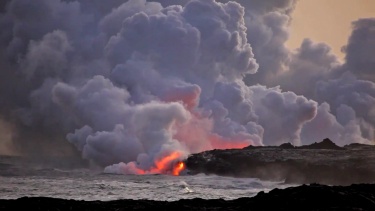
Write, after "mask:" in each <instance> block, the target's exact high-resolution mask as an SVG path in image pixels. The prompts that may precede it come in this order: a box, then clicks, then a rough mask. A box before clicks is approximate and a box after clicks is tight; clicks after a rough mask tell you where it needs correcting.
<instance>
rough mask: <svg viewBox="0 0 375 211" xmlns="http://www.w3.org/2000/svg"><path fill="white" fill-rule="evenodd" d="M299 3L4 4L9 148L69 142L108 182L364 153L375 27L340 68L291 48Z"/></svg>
mask: <svg viewBox="0 0 375 211" xmlns="http://www.w3.org/2000/svg"><path fill="white" fill-rule="evenodd" d="M295 3H296V2H295V1H294V0H282V1H267V3H265V1H260V0H249V1H244V0H238V1H230V2H228V1H224V0H223V1H220V2H219V1H214V0H192V1H173V2H171V1H167V0H163V1H162V0H160V3H159V2H151V1H150V2H147V1H146V0H129V1H125V0H123V1H121V0H111V1H96V0H94V1H85V0H77V1H74V0H71V1H63V0H33V1H25V0H11V1H9V2H8V4H7V6H6V8H5V10H4V12H3V13H1V14H0V27H1V29H2V30H1V31H0V47H1V48H0V49H1V50H0V68H1V69H0V76H1V77H0V86H1V87H0V88H1V89H0V102H1V103H0V112H1V113H0V115H1V117H2V118H3V121H6V122H7V123H8V124H13V125H15V126H16V127H15V128H16V129H17V130H15V133H16V134H17V135H15V136H12V138H13V141H12V143H13V147H15V148H17V149H22V150H24V151H26V152H29V151H34V152H35V151H37V152H38V150H36V148H43V146H46V145H47V144H45V141H41V140H45V139H47V137H48V141H49V142H52V143H54V142H58V140H59V138H61V137H65V138H66V140H67V141H68V142H70V143H71V144H72V145H74V146H75V147H76V148H77V149H78V150H79V151H80V152H81V153H82V157H83V158H85V159H88V160H90V161H92V162H94V163H96V164H98V165H100V166H103V167H106V168H105V171H106V172H115V173H172V172H173V170H172V169H173V166H175V165H176V163H177V162H178V161H179V160H182V159H184V158H186V157H187V155H188V154H190V153H196V152H200V151H203V150H211V149H225V148H242V147H245V146H247V145H250V144H251V145H277V144H281V143H285V142H292V143H293V144H295V145H301V144H309V143H311V142H315V141H317V140H320V139H322V138H326V137H328V138H330V139H332V140H334V141H335V142H336V143H337V144H338V145H344V144H348V143H353V142H359V143H372V142H373V140H374V125H375V121H374V120H375V116H374V115H375V107H374V105H375V84H374V82H375V80H374V76H373V74H372V71H371V70H375V63H374V60H373V57H371V56H369V55H373V54H374V52H372V51H373V49H375V43H374V42H373V40H375V39H374V38H375V34H374V33H373V32H374V31H375V30H374V27H375V20H374V19H363V20H358V21H356V22H355V23H353V34H352V36H351V37H350V38H349V42H348V45H347V46H346V47H345V51H346V54H347V56H346V61H345V63H343V64H342V63H340V62H339V61H338V59H337V58H336V57H335V56H334V55H332V53H331V52H330V48H329V46H327V45H326V44H324V43H314V42H313V41H312V40H309V39H306V40H305V41H304V42H303V43H302V44H301V47H300V48H299V49H296V50H295V51H291V50H289V49H287V48H286V47H285V42H286V41H287V39H288V24H289V22H290V21H291V17H290V13H291V11H292V10H293V7H294V5H295ZM173 4H180V5H173ZM283 90H285V91H283ZM27 134H29V135H28V136H29V137H28V138H26V137H25V135H27ZM30 134H32V135H31V136H30ZM35 137H39V138H35ZM40 137H42V138H40ZM59 143H60V142H59ZM56 145H57V146H60V145H62V144H61V143H60V144H56ZM0 146H1V145H0ZM24 146H30V147H31V149H29V150H28V149H27V148H25V147H24ZM48 146H51V144H49V145H48ZM52 146H54V145H52ZM51 148H52V149H51ZM51 148H48V150H56V149H60V147H51ZM171 156H172V157H173V159H169V158H170V157H171Z"/></svg>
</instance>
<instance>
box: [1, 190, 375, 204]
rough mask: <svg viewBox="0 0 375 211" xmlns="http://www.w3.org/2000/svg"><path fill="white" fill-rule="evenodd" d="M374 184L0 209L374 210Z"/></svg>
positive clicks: (21, 201)
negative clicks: (243, 195) (249, 194)
mask: <svg viewBox="0 0 375 211" xmlns="http://www.w3.org/2000/svg"><path fill="white" fill-rule="evenodd" d="M374 190H375V184H357V185H351V186H346V187H344V186H325V185H317V184H311V185H302V186H299V187H291V188H286V189H274V190H272V191H270V192H268V193H263V192H260V193H258V194H257V195H256V196H255V197H252V198H239V199H235V200H228V201H226V200H223V199H212V200H204V199H199V198H196V199H183V200H179V201H172V202H167V201H152V200H126V199H125V200H116V201H76V200H65V199H56V198H40V197H31V198H29V197H23V198H19V199H15V200H0V210H24V208H29V209H30V210H51V211H52V210H56V211H57V210H80V211H85V210H90V211H99V210H106V211H108V210H117V211H121V210H174V211H176V210H340V211H341V210H375V191H374Z"/></svg>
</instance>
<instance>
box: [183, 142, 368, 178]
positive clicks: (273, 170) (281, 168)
mask: <svg viewBox="0 0 375 211" xmlns="http://www.w3.org/2000/svg"><path fill="white" fill-rule="evenodd" d="M186 165H187V168H188V169H189V172H190V174H195V173H206V174H217V175H223V176H234V177H254V178H260V179H263V180H273V181H285V182H286V183H296V184H307V183H320V184H329V185H350V184H355V183H356V184H358V183H373V182H375V146H372V145H362V144H351V145H347V146H344V147H339V146H336V145H335V144H334V143H333V142H332V141H331V140H329V139H325V140H323V141H322V142H320V143H314V144H311V145H309V146H301V147H294V146H293V145H291V144H283V145H281V146H279V147H277V146H267V147H253V146H249V147H245V148H243V149H231V150H212V151H206V152H202V153H198V154H193V155H190V156H189V157H188V159H187V160H186Z"/></svg>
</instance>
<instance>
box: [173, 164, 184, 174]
mask: <svg viewBox="0 0 375 211" xmlns="http://www.w3.org/2000/svg"><path fill="white" fill-rule="evenodd" d="M184 169H185V163H184V162H182V161H180V162H178V163H177V164H176V165H175V166H174V167H173V171H172V174H173V175H174V176H178V175H180V173H181V171H183V170H184Z"/></svg>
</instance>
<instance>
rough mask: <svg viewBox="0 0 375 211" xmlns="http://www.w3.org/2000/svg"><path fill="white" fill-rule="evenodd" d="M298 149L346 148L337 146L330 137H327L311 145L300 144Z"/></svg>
mask: <svg viewBox="0 0 375 211" xmlns="http://www.w3.org/2000/svg"><path fill="white" fill-rule="evenodd" d="M298 149H336V150H342V149H344V148H343V147H339V146H337V145H336V144H335V143H333V142H332V141H331V140H330V139H329V138H326V139H324V140H323V141H322V142H319V143H317V142H315V143H313V144H311V145H306V146H300V147H298Z"/></svg>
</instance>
